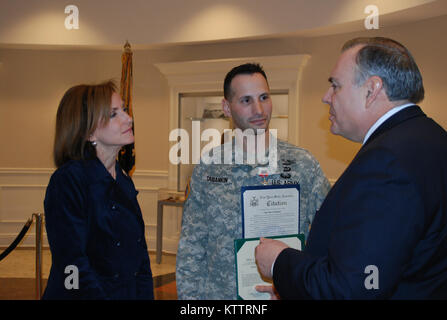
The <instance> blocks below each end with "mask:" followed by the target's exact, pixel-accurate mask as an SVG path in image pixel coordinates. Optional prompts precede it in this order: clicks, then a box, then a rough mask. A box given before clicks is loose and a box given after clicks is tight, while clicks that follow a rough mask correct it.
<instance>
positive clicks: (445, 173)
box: [256, 38, 447, 299]
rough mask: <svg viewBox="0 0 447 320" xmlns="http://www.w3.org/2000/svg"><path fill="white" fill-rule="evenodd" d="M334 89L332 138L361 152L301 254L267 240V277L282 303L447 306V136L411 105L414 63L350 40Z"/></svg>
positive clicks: (398, 51) (390, 47)
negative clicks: (442, 302) (436, 302)
mask: <svg viewBox="0 0 447 320" xmlns="http://www.w3.org/2000/svg"><path fill="white" fill-rule="evenodd" d="M329 81H330V83H331V87H330V88H329V90H328V91H327V93H326V95H325V96H324V98H323V102H324V103H327V104H328V105H329V106H330V109H329V114H330V120H331V123H332V125H331V132H332V133H333V134H338V135H341V136H343V137H345V138H347V139H349V140H352V141H356V142H362V143H363V146H362V148H361V149H360V151H359V152H358V154H357V155H356V156H355V158H354V160H352V162H351V164H350V165H349V166H348V168H347V169H346V171H345V172H344V173H343V174H342V176H341V177H340V178H339V179H338V181H337V182H336V183H335V185H334V186H333V187H332V189H331V190H330V192H329V194H328V195H327V197H326V199H325V201H324V202H323V204H322V205H321V208H320V210H319V212H318V213H317V214H316V215H315V219H314V221H313V223H312V228H311V231H310V234H309V239H308V241H307V245H306V248H305V249H304V250H303V251H298V250H294V249H292V248H288V247H287V246H286V245H285V244H284V243H282V242H279V241H274V240H271V239H262V240H261V243H260V244H259V245H258V247H257V248H256V261H257V263H258V266H259V268H260V270H261V273H262V274H263V275H265V276H267V277H273V282H274V286H275V288H276V290H277V293H278V294H279V296H280V297H281V298H282V299H436V298H438V299H439V298H440V299H446V298H447V133H446V131H445V130H444V129H443V128H441V127H440V126H439V125H438V124H437V123H436V122H435V121H433V120H432V119H430V118H428V117H427V116H426V115H425V114H424V113H423V112H422V111H421V109H420V108H419V107H418V106H416V105H415V104H416V103H418V102H420V101H422V99H423V98H424V87H423V84H422V77H421V75H420V72H419V69H418V67H417V65H416V63H415V62H414V60H413V57H412V56H411V54H410V52H409V51H408V50H407V49H406V48H405V47H404V46H403V45H401V44H400V43H398V42H396V41H394V40H391V39H386V38H357V39H353V40H351V41H348V42H347V43H346V44H345V45H344V47H343V49H342V54H341V56H340V58H339V60H338V62H337V64H336V66H335V68H334V70H333V71H332V74H331V76H330V78H329ZM272 265H273V266H272ZM272 273H273V275H272ZM260 290H263V291H266V288H260Z"/></svg>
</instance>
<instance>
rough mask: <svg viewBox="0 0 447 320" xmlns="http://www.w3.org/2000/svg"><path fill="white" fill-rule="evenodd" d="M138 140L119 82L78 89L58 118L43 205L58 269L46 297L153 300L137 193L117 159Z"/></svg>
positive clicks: (68, 97)
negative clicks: (52, 163) (125, 106)
mask: <svg viewBox="0 0 447 320" xmlns="http://www.w3.org/2000/svg"><path fill="white" fill-rule="evenodd" d="M133 142H134V136H133V130H132V119H131V118H130V117H129V115H128V114H127V113H126V110H125V109H124V108H123V102H122V100H121V97H120V96H119V94H118V93H117V90H116V86H115V84H114V83H113V82H111V81H109V82H105V83H102V84H99V85H78V86H75V87H72V88H70V89H69V90H68V91H67V92H66V93H65V94H64V96H63V98H62V100H61V102H60V104H59V108H58V110H57V117H56V135H55V141H54V161H55V164H56V167H57V170H56V171H55V172H54V174H53V175H52V176H51V179H50V183H49V185H48V188H47V191H46V196H45V201H44V206H45V221H46V229H47V236H48V241H49V244H50V249H51V254H52V266H51V271H50V276H49V279H48V284H47V287H46V290H45V293H44V295H43V299H153V281H152V272H151V267H150V261H149V256H148V252H147V245H146V239H145V234H144V222H143V217H142V214H141V210H140V207H139V205H138V201H137V197H136V196H137V191H136V190H135V186H134V184H133V182H132V180H131V179H130V177H128V176H127V175H126V174H125V173H124V172H123V171H122V170H121V168H120V166H119V164H118V162H117V161H116V159H117V155H118V152H119V150H120V148H121V147H122V146H124V145H127V144H131V143H133Z"/></svg>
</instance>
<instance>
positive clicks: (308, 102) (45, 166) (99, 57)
mask: <svg viewBox="0 0 447 320" xmlns="http://www.w3.org/2000/svg"><path fill="white" fill-rule="evenodd" d="M443 30H447V16H442V17H438V18H434V19H430V20H426V21H422V22H419V23H416V24H412V25H402V26H398V27H392V28H389V29H380V30H379V31H368V32H366V31H365V32H360V33H355V34H344V35H335V36H327V37H320V38H309V39H297V38H288V39H276V40H256V41H239V42H226V43H221V44H217V43H215V44H196V45H177V46H168V47H163V48H161V49H153V50H136V51H135V52H134V91H133V93H134V115H135V128H136V153H137V172H136V176H135V180H136V184H137V187H140V188H147V190H146V191H147V192H146V193H148V198H147V199H146V200H145V199H142V202H143V207H145V208H146V209H145V210H143V211H145V219H146V223H147V224H149V225H151V227H152V228H153V229H154V228H155V221H156V220H155V212H154V210H155V207H156V206H155V205H156V202H155V201H156V195H155V194H154V192H155V190H156V189H155V188H157V187H160V186H164V185H165V184H166V181H167V170H168V152H169V144H168V135H169V132H168V119H169V88H168V84H167V81H166V79H165V78H164V77H163V76H162V75H161V74H160V72H159V71H158V69H157V68H156V67H155V66H154V63H159V62H173V61H188V60H203V59H220V58H234V57H246V56H268V55H284V54H300V53H306V54H310V55H311V58H310V60H309V62H308V64H307V66H306V67H305V70H304V73H303V77H302V83H301V88H300V121H299V130H300V135H299V136H300V145H301V146H302V147H304V148H306V149H308V150H310V151H311V152H312V153H313V154H314V155H315V156H316V158H317V159H318V160H319V162H320V163H321V166H322V168H323V170H324V172H325V173H326V175H327V176H328V178H330V179H337V178H338V177H339V176H340V174H341V173H342V172H343V170H344V169H345V168H346V166H347V165H348V164H349V162H350V160H351V159H352V158H353V157H354V155H355V153H356V152H357V150H358V149H359V148H360V145H359V144H355V143H352V142H349V141H346V140H344V139H343V138H341V137H338V136H333V135H331V134H330V133H329V125H330V123H329V120H328V107H327V106H325V105H324V104H323V103H321V97H322V95H323V94H324V92H325V91H326V90H327V87H328V82H327V78H328V75H329V72H330V70H331V68H332V66H333V65H334V63H335V61H336V59H337V57H338V55H339V49H340V47H341V45H342V44H343V42H344V41H346V40H347V39H349V38H352V37H354V36H358V35H382V36H389V37H393V38H395V39H396V40H398V41H401V42H402V43H404V44H405V45H407V47H408V48H409V49H410V50H411V51H412V52H413V55H414V57H415V59H416V61H417V63H418V64H419V66H420V69H421V71H422V74H423V77H424V83H425V88H426V99H425V100H424V101H423V103H422V104H421V106H422V108H423V109H424V110H425V111H426V113H427V114H428V115H429V116H431V117H432V118H434V119H435V120H436V121H437V122H438V123H439V124H441V125H442V126H443V127H444V128H447V112H446V111H445V110H444V108H445V106H444V103H443V98H444V94H445V89H446V86H445V84H444V83H445V82H444V77H445V75H444V73H445V71H446V70H447V59H446V57H447V42H446V41H445V40H444V38H443V35H442V32H443ZM437 38H439V39H437ZM120 64H121V51H106V50H104V51H100V50H54V49H52V50H49V49H48V50H43V49H5V48H2V49H0V136H1V139H0V150H1V156H0V238H1V233H2V232H5V231H2V230H5V229H2V225H1V221H2V219H3V220H4V221H5V220H8V219H9V220H8V221H11V225H12V224H13V223H15V224H14V228H12V229H8V230H10V231H7V232H10V233H11V237H12V235H13V233H15V232H16V231H12V230H17V231H18V230H19V227H21V225H22V223H19V222H20V221H22V219H24V218H25V216H28V214H27V213H26V214H25V215H22V214H16V212H19V211H20V210H19V209H20V208H19V209H17V206H18V205H20V197H17V198H16V199H15V200H14V201H13V202H10V201H12V200H10V199H11V197H10V196H9V192H10V190H16V189H14V188H16V187H17V185H18V184H20V183H22V182H23V181H24V182H23V183H24V185H26V186H27V187H26V188H28V189H29V185H30V184H33V183H34V184H36V186H33V187H37V188H38V189H37V190H38V191H36V192H34V191H33V192H34V193H33V197H34V198H33V199H34V200H32V201H33V203H35V204H36V205H35V207H36V211H42V199H43V194H44V190H45V185H46V183H47V181H48V178H49V175H50V174H51V171H52V168H53V163H52V159H51V149H52V141H53V132H54V119H55V114H56V109H57V105H58V102H59V100H60V98H61V96H62V94H63V93H64V91H65V90H66V89H67V88H68V87H70V86H72V85H75V84H78V83H82V82H87V83H91V82H98V81H100V80H105V79H110V78H115V79H116V80H117V81H119V77H120V69H121V65H120ZM290 125H293V124H290ZM27 170H28V171H27ZM30 170H31V171H30ZM27 172H31V174H30V175H27V174H28V173H27ZM33 181H36V182H33ZM2 186H3V190H6V189H7V190H8V192H6V191H4V192H3V193H2ZM5 188H6V189H5ZM8 188H9V189H8ZM10 188H12V189H10ZM26 188H25V189H26ZM151 188H154V189H151ZM28 189H27V190H28ZM20 190H21V189H20ZM33 190H35V189H33ZM11 192H12V191H11ZM14 192H15V191H14ZM14 192H13V193H14ZM20 192H21V191H20ZM25 193H26V192H25ZM25 193H24V194H25ZM30 201H31V200H30ZM29 206H30V205H29V204H28V205H27V206H24V207H23V210H26V211H29V210H30V208H29ZM143 209H144V208H143ZM23 210H22V211H23ZM29 214H31V213H29ZM176 217H177V214H176V213H175V212H172V213H171V218H172V219H177V218H176ZM171 218H169V219H171ZM14 221H15V222H14ZM175 225H176V228H174V229H173V230H171V231H172V234H173V235H174V238H175V236H176V235H178V228H179V222H178V220H176V222H175ZM152 235H153V236H154V234H153V233H152ZM8 239H9V238H8ZM0 240H1V239H0ZM8 242H9V241H8ZM0 245H1V241H0ZM172 248H175V240H173V241H172ZM174 250H175V249H174Z"/></svg>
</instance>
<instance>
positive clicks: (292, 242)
mask: <svg viewBox="0 0 447 320" xmlns="http://www.w3.org/2000/svg"><path fill="white" fill-rule="evenodd" d="M269 238H272V239H276V240H280V241H282V242H284V243H285V244H287V245H288V246H289V247H291V248H294V249H297V250H302V249H303V248H304V235H303V234H295V235H287V236H280V237H269ZM258 244H259V238H252V239H236V240H234V252H235V258H236V259H235V263H236V287H237V299H238V300H269V299H270V294H269V293H267V292H258V291H256V289H255V287H256V286H257V285H272V282H271V280H270V279H264V278H263V277H262V276H261V274H260V273H259V271H258V266H257V265H256V260H255V248H256V246H257V245H258Z"/></svg>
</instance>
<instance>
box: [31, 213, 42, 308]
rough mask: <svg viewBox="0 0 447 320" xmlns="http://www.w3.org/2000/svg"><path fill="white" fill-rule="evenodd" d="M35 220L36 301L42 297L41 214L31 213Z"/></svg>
mask: <svg viewBox="0 0 447 320" xmlns="http://www.w3.org/2000/svg"><path fill="white" fill-rule="evenodd" d="M33 216H34V217H35V218H36V300H40V299H41V297H42V214H41V213H33Z"/></svg>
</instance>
